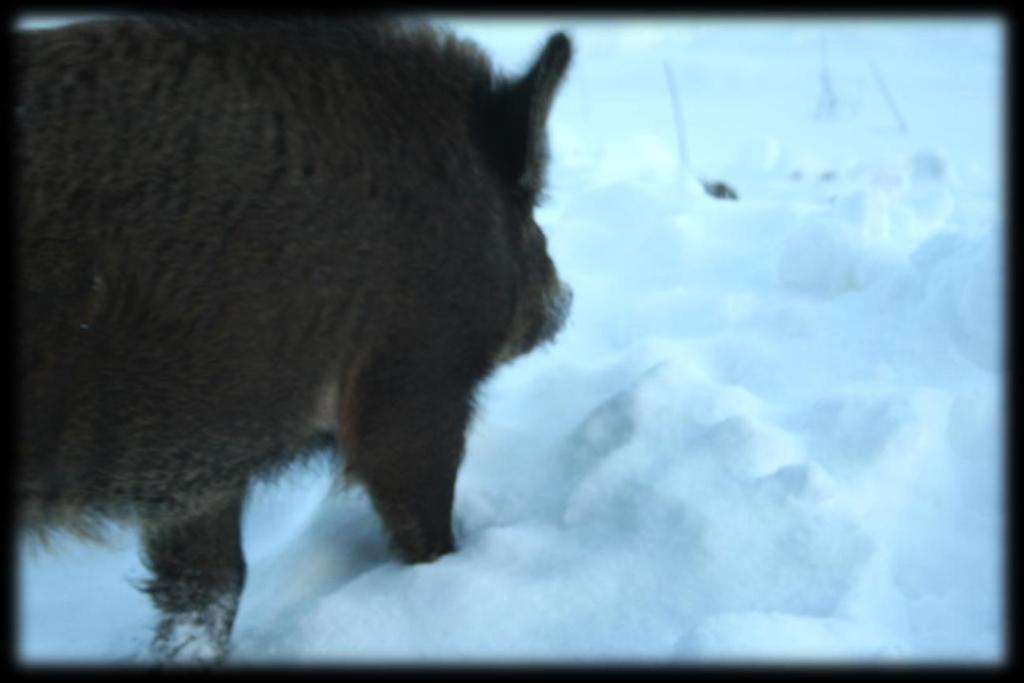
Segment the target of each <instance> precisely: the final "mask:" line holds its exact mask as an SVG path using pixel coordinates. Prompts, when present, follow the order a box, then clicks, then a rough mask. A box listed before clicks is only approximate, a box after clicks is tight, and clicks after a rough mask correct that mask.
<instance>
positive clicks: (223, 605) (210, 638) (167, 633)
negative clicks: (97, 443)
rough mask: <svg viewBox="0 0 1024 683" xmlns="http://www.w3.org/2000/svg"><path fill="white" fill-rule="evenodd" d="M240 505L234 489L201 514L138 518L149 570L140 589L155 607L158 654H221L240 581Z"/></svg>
mask: <svg viewBox="0 0 1024 683" xmlns="http://www.w3.org/2000/svg"><path fill="white" fill-rule="evenodd" d="M241 510H242V496H241V495H239V496H237V497H236V498H235V499H234V500H231V501H230V502H229V503H227V504H225V505H222V506H220V507H218V508H216V509H214V510H212V511H210V512H208V513H206V514H202V515H192V516H189V517H187V518H184V519H181V520H175V521H173V522H171V523H170V524H168V523H166V522H165V521H162V523H161V524H153V523H144V525H143V526H144V531H143V543H144V546H145V561H146V564H147V566H148V567H149V568H150V570H151V571H152V572H153V578H152V580H150V581H149V582H148V584H147V585H146V587H145V590H146V592H147V593H149V595H150V597H151V598H152V600H153V602H154V604H155V605H156V607H157V609H158V610H159V611H160V619H159V622H158V624H157V629H156V633H155V635H154V637H153V642H152V648H153V654H154V655H155V656H156V657H157V658H158V659H159V660H161V661H167V662H181V663H188V662H194V663H210V662H218V661H220V660H222V659H223V658H224V656H225V655H226V654H227V651H228V639H229V637H230V635H231V627H232V625H233V623H234V619H235V612H236V611H237V609H238V599H239V596H240V595H241V592H242V586H243V585H244V583H245V559H244V558H243V556H242V543H241V528H240V521H241V519H240V518H241ZM161 519H162V520H163V519H164V518H161Z"/></svg>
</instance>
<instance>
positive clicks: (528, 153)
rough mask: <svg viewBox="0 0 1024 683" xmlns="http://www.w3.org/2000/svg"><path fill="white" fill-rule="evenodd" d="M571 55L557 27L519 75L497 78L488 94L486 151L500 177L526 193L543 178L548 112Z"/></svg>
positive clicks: (531, 192)
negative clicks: (524, 71) (530, 64)
mask: <svg viewBox="0 0 1024 683" xmlns="http://www.w3.org/2000/svg"><path fill="white" fill-rule="evenodd" d="M571 56H572V45H571V43H570V42H569V38H568V37H567V36H566V35H565V34H564V33H556V34H554V35H553V36H551V37H550V38H548V41H547V43H546V44H545V45H544V48H543V49H542V50H541V52H540V55H539V56H538V57H537V60H536V61H535V62H534V64H533V66H531V67H530V69H529V70H528V71H527V72H526V73H525V74H524V75H523V76H521V77H520V78H518V79H515V80H512V81H499V82H498V83H497V84H496V85H495V86H494V89H493V90H492V92H491V93H490V96H489V97H488V102H487V105H486V111H485V114H484V121H483V129H484V130H483V132H484V141H485V147H486V149H487V152H488V154H489V156H490V157H491V160H492V161H493V162H494V163H495V164H496V166H497V168H498V170H499V173H500V174H501V175H502V176H503V177H504V179H505V180H506V181H508V182H510V183H513V184H514V185H515V186H516V187H517V188H518V189H520V190H522V191H523V192H525V193H526V194H527V195H529V196H531V197H534V196H535V195H536V194H537V193H538V192H539V191H540V189H541V185H542V183H543V176H544V171H545V168H546V166H547V136H546V125H547V119H548V114H549V113H550V112H551V104H552V102H554V99H555V93H556V92H557V91H558V86H559V84H560V83H561V82H562V78H563V77H564V76H565V72H566V70H567V69H568V67H569V59H570V57H571Z"/></svg>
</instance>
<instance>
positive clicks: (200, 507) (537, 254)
mask: <svg viewBox="0 0 1024 683" xmlns="http://www.w3.org/2000/svg"><path fill="white" fill-rule="evenodd" d="M569 56H570V45H569V41H568V39H566V38H565V36H564V35H561V34H557V35H555V36H553V37H552V38H551V39H550V40H549V41H548V43H547V45H546V46H545V48H544V50H543V51H542V53H541V54H540V55H539V57H538V59H537V61H536V63H535V64H534V66H533V67H532V68H531V69H530V70H529V71H528V72H527V73H526V74H525V75H523V76H522V77H519V78H507V77H504V76H502V75H500V74H496V73H495V72H494V70H493V69H492V67H491V65H490V63H489V61H488V59H487V58H486V56H485V55H484V54H483V53H482V52H481V51H479V50H478V49H477V48H475V47H474V46H473V45H472V44H469V43H467V42H463V41H460V40H458V39H456V38H455V37H453V36H452V35H450V34H448V33H445V32H443V31H440V30H436V29H434V28H431V27H425V26H422V25H417V24H413V23H409V22H404V21H397V20H359V21H346V22H341V21H337V20H320V21H313V20H284V19H273V20H270V19H243V18H239V19H198V18H194V19H184V20H181V19H173V20H172V19H124V20H113V21H96V22H88V23H82V24H77V25H73V26H69V27H65V28H61V29H54V30H47V31H34V32H19V33H16V34H15V35H14V63H15V78H16V91H15V92H16V95H15V133H16V135H15V155H16V166H15V173H16V186H15V191H16V221H17V226H16V227H17V247H18V249H17V267H18V274H17V321H16V322H17V333H18V338H17V349H16V350H17V354H18V363H17V378H16V379H17V382H18V405H19V417H18V424H17V447H18V473H17V474H18V476H17V499H18V505H19V515H20V522H21V525H22V527H23V528H35V529H45V528H50V527H52V526H53V525H54V524H66V525H69V526H71V527H73V528H76V529H77V530H78V531H79V532H81V533H88V532H89V530H90V528H92V527H91V526H90V524H89V522H90V521H91V520H97V519H106V518H114V519H135V520H137V521H138V523H139V525H140V527H141V529H142V531H143V539H144V542H145V548H146V560H147V563H148V565H149V566H150V567H151V569H152V570H153V573H154V579H153V581H152V582H151V584H150V586H149V588H148V590H149V592H150V593H151V594H152V596H153V599H154V601H155V602H156V604H157V605H158V607H159V608H160V609H161V611H162V613H163V614H164V619H163V621H162V622H161V625H160V626H159V628H158V632H157V638H156V641H155V648H156V651H157V654H159V655H160V656H163V657H166V658H169V659H173V658H175V657H177V656H180V655H181V652H179V650H178V648H180V647H181V646H182V645H181V643H175V642H173V641H174V638H175V636H172V635H171V632H172V631H174V629H175V628H177V627H178V626H180V625H181V624H182V623H184V621H183V620H185V619H192V620H193V621H196V620H198V621H196V623H201V624H205V625H206V626H205V627H206V628H207V630H208V631H209V634H210V637H211V638H212V640H214V641H215V642H216V643H217V653H218V654H217V656H218V657H219V656H222V655H223V653H224V651H225V648H226V646H227V645H226V643H227V638H228V635H229V632H230V622H231V619H232V618H233V614H234V606H233V605H235V604H237V596H238V593H239V591H240V590H241V587H242V584H243V582H244V575H245V563H244V559H243V558H242V554H241V548H240V543H239V540H238V525H239V516H240V510H241V506H242V502H243V500H244V496H245V493H246V490H247V487H248V485H249V483H250V481H251V480H252V479H253V477H257V476H268V475H272V474H273V473H274V472H275V471H276V470H277V469H279V468H281V467H282V466H284V465H286V464H288V463H290V462H293V461H294V459H295V458H296V457H299V455H301V454H302V453H303V452H306V451H308V450H309V448H310V447H311V446H312V445H317V444H321V443H324V439H327V441H333V442H335V443H337V444H338V445H339V447H340V451H341V452H343V454H344V464H345V470H346V472H347V473H349V474H350V475H351V476H352V477H353V478H355V479H357V480H358V481H360V482H362V483H363V484H364V485H365V486H366V487H367V489H368V491H369V493H370V495H371V498H372V499H373V502H374V505H375V507H376V509H377V511H378V512H379V513H380V515H381V517H382V519H383V520H384V522H385V524H386V526H387V528H388V530H389V531H390V534H391V536H392V539H393V541H394V543H395V546H396V547H397V550H398V551H399V553H400V555H401V557H402V558H403V559H405V560H406V561H410V562H417V561H426V560H430V559H432V558H435V557H437V556H438V555H440V554H442V553H445V552H449V551H451V550H453V549H454V543H453V539H452V535H451V505H452V495H453V489H454V482H455V476H456V471H457V468H458V466H459V462H460V460H461V457H462V453H463V444H464V437H465V430H466V426H467V423H468V421H469V419H470V414H471V410H472V400H473V392H474V389H475V388H476V386H477V385H478V384H479V383H480V382H481V380H482V379H484V378H485V377H486V376H487V375H488V374H489V373H490V372H491V371H492V369H493V368H494V367H495V366H496V364H498V363H500V362H503V361H506V360H508V359H510V358H513V357H515V356H517V355H519V354H522V353H525V352H527V351H529V350H530V349H532V348H534V347H535V346H537V345H538V344H539V343H542V342H544V341H547V340H549V339H551V338H552V337H553V335H554V334H555V333H556V332H557V330H558V328H559V327H560V325H561V323H562V320H563V319H564V317H565V315H566V314H567V311H568V306H569V293H568V289H567V288H566V287H565V286H564V285H562V284H561V283H560V282H559V280H558V278H557V275H556V273H555V270H554V267H553V265H552V263H551V260H550V258H549V257H548V254H547V251H546V245H545V240H544V236H543V234H542V233H541V232H540V229H539V228H538V226H537V225H536V224H535V223H534V221H533V218H532V209H533V206H534V204H535V202H536V199H537V196H538V193H539V192H540V191H541V189H542V184H543V176H544V170H545V168H546V164H547V151H546V143H545V131H544V128H545V121H546V118H547V115H548V112H549V109H550V106H551V102H552V99H553V97H554V95H555V92H556V90H557V87H558V85H559V83H560V81H561V79H562V77H563V75H564V72H565V70H566V68H567V66H568V61H569ZM225 595H226V596H228V598H227V602H228V603H230V604H229V606H228V607H227V608H225V609H226V610H227V615H228V617H227V626H226V627H225V626H224V625H223V624H220V623H219V622H217V619H221V617H217V619H214V618H213V617H210V618H207V617H204V616H203V615H204V614H207V612H208V611H209V610H210V609H212V608H211V605H214V604H215V603H218V601H221V600H222V597H223V596H225ZM197 615H198V616H197ZM221 615H222V616H223V613H221ZM204 620H205V621H204ZM221 620H223V619H221ZM214 622H217V623H214ZM189 623H191V622H189ZM186 649H187V648H186Z"/></svg>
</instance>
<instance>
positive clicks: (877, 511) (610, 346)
mask: <svg viewBox="0 0 1024 683" xmlns="http://www.w3.org/2000/svg"><path fill="white" fill-rule="evenodd" d="M449 23H451V24H452V25H453V26H454V27H455V28H456V29H457V30H458V31H459V32H460V33H461V34H462V35H465V36H469V37H474V38H475V39H477V40H478V41H479V42H480V43H481V44H482V45H483V46H484V47H486V48H487V49H488V51H489V52H490V53H491V54H492V55H493V57H494V59H495V62H496V63H497V64H499V65H501V66H502V67H503V68H505V69H508V70H518V69H521V68H522V67H524V66H525V65H526V64H527V63H528V61H529V60H530V58H531V57H532V56H533V55H534V54H535V51H536V49H537V48H538V46H539V45H540V44H541V43H542V41H543V39H544V38H545V37H546V36H547V35H548V34H550V32H552V31H553V30H556V29H565V30H567V31H568V32H569V33H570V34H571V36H572V39H573V41H574V46H575V55H574V62H573V64H572V67H571V70H570V74H569V78H568V80H567V82H566V84H565V86H564V89H563V90H562V92H561V94H560V96H559V98H558V100H557V101H556V105H555V108H554V110H553V113H552V118H551V121H550V126H549V130H550V136H551V144H552V158H553V162H552V163H553V165H552V169H551V175H550V183H549V191H548V200H547V202H546V203H545V204H544V205H543V206H542V207H541V208H540V209H538V211H537V219H538V222H539V223H540V224H541V225H543V226H544V228H545V231H546V233H547V235H548V238H549V246H550V250H551V253H552V256H553V258H554V260H555V262H556V263H557V265H558V268H559V271H560V273H561V275H562V277H563V278H564V279H565V280H567V281H568V282H570V283H571V284H572V286H573V289H574V293H575V300H574V308H573V311H572V314H571V316H570V319H569V322H568V325H567V328H566V329H565V331H564V332H563V333H562V335H561V336H560V337H559V338H558V340H557V342H556V343H555V344H553V345H551V346H548V347H545V348H544V349H542V350H540V351H538V352H535V353H534V354H531V355H530V356H528V357H525V358H523V359H521V360H519V361H517V362H515V363H514V364H512V365H510V366H507V367H505V368H503V369H502V370H500V371H499V372H498V373H497V374H496V375H495V376H494V377H493V378H492V379H490V380H489V381H488V382H487V383H486V385H485V386H483V387H482V389H481V391H480V394H479V401H478V403H479V410H478V414H477V416H476V419H475V421H474V423H473V425H472V428H471V430H470V433H469V435H468V446H467V453H466V458H465V461H464V464H463V467H462V469H461V471H460V475H459V481H458V486H457V491H456V501H455V529H456V537H457V539H458V545H459V551H458V552H456V553H454V554H451V555H448V556H445V557H442V558H440V559H439V560H438V561H436V562H434V563H431V564H427V565H416V566H404V565H401V564H400V563H398V562H397V561H396V559H395V558H394V557H393V556H392V555H391V554H389V552H388V549H387V545H386V542H385V539H384V536H383V530H382V527H381V524H380V522H379V521H378V520H377V518H376V517H375V516H374V514H373V512H372V510H371V508H370V505H369V501H368V499H367V497H366V495H365V493H364V492H363V491H362V490H360V489H359V488H355V487H350V488H346V489H342V490H340V491H334V492H333V493H332V491H331V486H332V485H331V482H332V477H333V470H332V469H331V467H330V466H329V464H328V463H327V460H326V458H325V459H324V460H322V461H315V462H313V463H312V464H310V465H306V466H302V467H297V468H295V469H293V470H292V471H290V472H288V473H287V475H286V476H285V477H283V478H282V479H281V480H280V481H279V482H277V483H276V484H273V485H262V484H261V485H259V486H258V487H256V489H255V490H254V495H253V498H252V500H251V502H250V504H249V506H248V510H247V517H246V519H245V529H244V545H245V548H246V553H247V556H248V560H249V579H248V584H247V586H246V590H245V592H244V594H243V596H242V600H241V604H240V606H239V612H238V617H237V622H236V626H235V632H234V635H233V651H232V654H231V656H230V658H229V663H280V662H284V663H309V662H316V663H334V664H338V663H354V662H374V663H378V662H485V663H519V662H543V661H547V662H568V663H584V662H594V661H623V662H649V663H666V662H668V663H672V662H678V663H691V662H717V663H720V662H736V661H741V662H797V663H805V662H821V661H827V662H860V663H862V662H879V661H881V662H894V663H920V662H970V663H982V664H995V663H999V662H1001V661H1003V659H1004V657H1005V656H1006V651H1005V641H1004V638H1005V631H1006V624H1005V622H1004V612H1003V600H1004V592H1003V581H1004V578H1005V577H1004V566H1005V565H1004V557H1003V544H1002V540H1003V533H1004V525H1005V521H1004V503H1005V501H1004V497H1003V495H1004V494H1003V480H1002V476H1001V473H1002V465H1003V461H1002V457H1003V450H1004V443H1003V434H1004V424H1003V420H1004V417H1003V403H1004V397H1003V382H1004V371H1005V368H1004V363H1003V357H1004V354H1003V348H1002V343H1003V329H1004V327H1003V326H1004V321H1003V319H1002V317H1003V306H1002V304H1003V300H1004V295H1003V291H1002V285H1003V282H1004V279H1005V274H1004V256H1003V254H1004V246H1003V237H1002V235H1003V229H1004V225H1003V223H1002V213H1001V210H1002V201H1003V192H1004V187H1003V175H1002V169H1003V166H1002V163H1003V159H1002V156H1001V154H1002V149H1003V145H1004V137H1003V129H1002V126H1003V121H1002V118H1001V117H1002V102H1003V96H1004V94H1003V91H1002V83H1003V80H1002V79H1003V68H1004V67H1003V49H1004V47H1003V41H1004V29H1003V27H1002V25H1001V24H1000V23H999V22H998V21H997V20H995V19H986V18H984V17H982V18H973V19H972V18H968V19H962V18H961V19H956V20H941V19H938V18H934V19H914V20H895V19H885V20H868V19H858V20H839V21H828V22H826V21H820V20H818V21H810V20H798V19H795V18H794V19H792V20H790V19H788V18H787V19H785V20H779V19H775V20H756V19H754V18H751V19H748V20H736V19H734V20H713V19H710V18H707V17H699V18H691V19H686V18H685V17H680V18H677V19H672V20H671V21H669V20H657V21H655V20H653V19H652V20H649V21H640V20H630V21H626V20H611V19H608V20H602V19H598V18H571V17H570V18H567V19H565V20H559V19H558V18H557V17H546V18H544V19H537V20H528V19H526V18H519V19H516V20H514V21H502V20H500V19H499V18H497V17H494V18H486V19H481V18H478V17H456V18H453V19H452V20H451V21H450V22H449ZM666 63H668V64H670V66H671V70H670V73H671V74H672V75H673V77H674V79H675V87H676V91H677V92H678V94H679V105H680V114H681V117H680V118H681V121H682V122H683V125H684V127H685V141H684V144H685V147H686V149H688V159H687V160H686V163H683V162H682V161H681V160H680V155H679V152H678V150H679V144H678V141H677V138H676V130H675V128H674V123H673V121H674V117H673V112H672V105H671V101H670V99H669V96H668V84H667V82H666V77H667V76H666V73H667V70H666V69H665V64H666ZM876 74H877V75H878V76H876ZM878 77H881V79H882V80H881V81H879V80H878ZM882 83H884V87H885V88H887V89H888V91H889V93H890V95H891V96H892V100H893V102H894V103H895V107H896V108H897V109H896V110H894V109H893V107H892V106H891V105H890V104H889V102H888V101H887V99H886V97H885V95H884V94H883V92H882V90H883V85H882ZM897 111H898V112H899V113H898V114H897V113H896V112H897ZM900 119H902V120H903V121H904V122H905V125H906V132H901V130H900V123H899V120H900ZM703 179H710V180H722V181H725V182H727V183H728V184H729V185H731V186H732V187H733V188H734V189H735V190H736V191H737V193H738V195H739V200H738V201H722V200H718V199H714V198H712V197H710V196H708V195H706V194H705V193H704V192H703V190H702V189H701V185H700V180H703ZM113 536H114V541H113V543H112V545H111V547H107V548H97V547H92V546H86V545H81V544H78V543H76V542H73V541H70V540H69V541H66V542H64V543H61V544H59V545H60V547H59V548H58V551H57V552H56V553H44V552H38V551H34V550H32V549H30V548H29V547H27V546H24V547H22V549H21V552H20V553H19V565H18V566H19V570H20V571H19V578H18V584H17V587H18V600H19V602H18V630H17V652H18V657H19V660H20V661H21V662H23V663H54V662H98V661H111V660H113V661H118V662H137V661H140V660H143V661H144V660H145V658H146V657H147V655H146V654H145V646H146V643H147V641H148V639H149V636H150V633H151V630H152V628H153V627H154V625H155V621H156V619H155V616H156V615H155V613H154V612H153V611H152V610H151V608H150V607H149V605H148V604H147V602H146V599H145V597H144V596H143V595H141V594H140V593H139V592H138V591H136V590H135V589H134V588H133V587H132V582H137V581H138V580H141V579H142V578H144V577H145V572H144V569H143V567H142V565H141V563H140V562H139V560H138V558H137V556H136V552H137V550H138V543H137V541H136V540H135V539H134V537H133V536H132V535H131V534H129V533H127V532H123V531H116V532H115V533H114V534H113ZM126 579H127V580H126Z"/></svg>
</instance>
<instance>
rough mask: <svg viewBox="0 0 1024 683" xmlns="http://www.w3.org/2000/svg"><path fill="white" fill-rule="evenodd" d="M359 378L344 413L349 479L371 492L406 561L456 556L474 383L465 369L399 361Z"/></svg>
mask: <svg viewBox="0 0 1024 683" xmlns="http://www.w3.org/2000/svg"><path fill="white" fill-rule="evenodd" d="M357 373H358V374H356V375H355V376H354V377H353V378H352V380H351V381H350V382H349V386H348V391H346V392H345V393H344V399H343V402H342V406H341V411H342V415H341V433H342V439H343V441H344V445H345V450H346V469H347V471H348V472H349V473H350V474H352V475H354V476H355V477H356V478H357V479H358V480H360V481H362V482H363V483H364V484H365V485H366V488H367V489H368V491H369V493H370V496H371V498H372V500H373V504H374V507H375V508H376V510H377V512H378V514H379V515H380V516H381V518H382V519H383V521H384V523H385V525H386V526H387V528H388V531H389V532H390V534H391V538H392V540H393V541H394V543H395V545H396V546H397V549H398V551H399V553H400V554H401V557H402V559H403V560H405V561H406V562H427V561H430V560H433V559H435V558H437V557H438V556H440V555H443V554H445V553H448V552H451V551H453V550H454V549H455V543H454V539H453V537H452V528H451V525H452V501H453V497H454V491H455V477H456V473H457V471H458V467H459V463H460V461H461V459H462V452H463V447H464V443H465V431H466V426H467V423H468V421H469V416H470V412H471V411H470V408H471V392H472V387H473V378H472V376H467V374H466V373H465V368H464V367H463V368H458V367H455V368H453V367H451V364H450V363H437V364H434V363H431V362H429V361H427V360H424V359H416V358H410V357H409V356H401V355H397V354H395V355H387V354H384V355H382V356H380V357H379V359H378V360H377V362H374V363H367V364H366V365H364V366H363V367H361V368H360V369H359V370H358V371H357Z"/></svg>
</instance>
